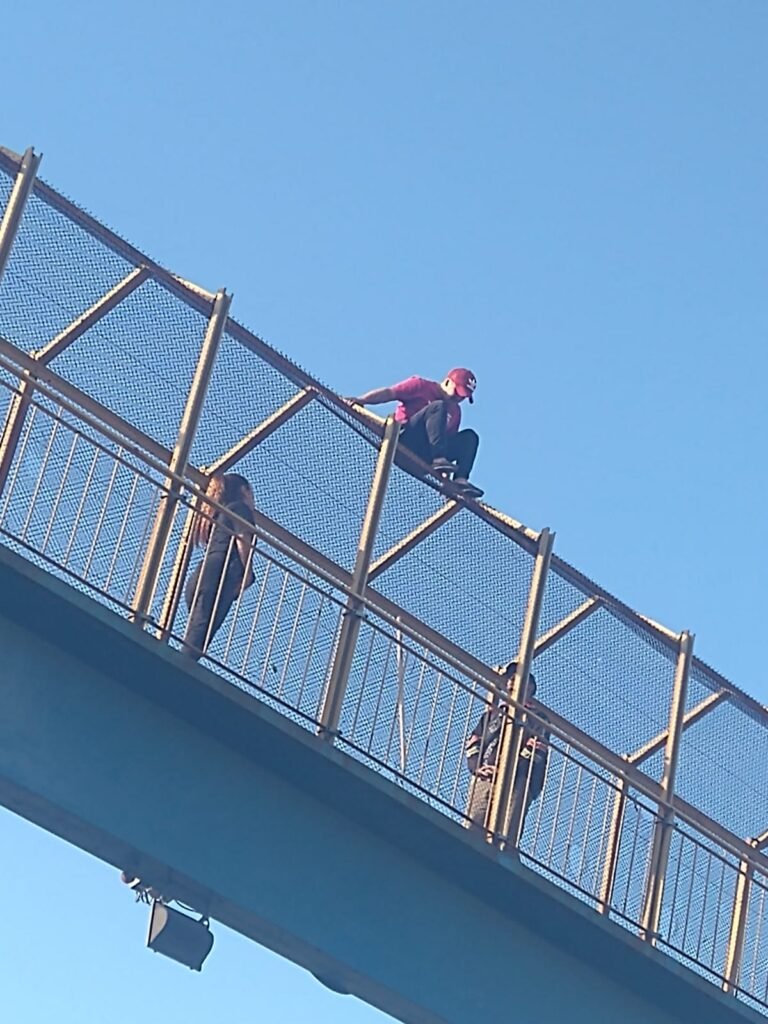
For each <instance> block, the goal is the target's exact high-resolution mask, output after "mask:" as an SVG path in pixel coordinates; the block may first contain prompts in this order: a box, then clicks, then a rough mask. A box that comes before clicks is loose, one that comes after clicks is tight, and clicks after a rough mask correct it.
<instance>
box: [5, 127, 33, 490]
mask: <svg viewBox="0 0 768 1024" xmlns="http://www.w3.org/2000/svg"><path fill="white" fill-rule="evenodd" d="M42 158H43V157H42V154H40V153H35V151H34V149H32V147H30V148H29V149H28V150H27V151H26V153H25V154H24V156H23V157H22V158H21V164H20V165H19V170H18V173H17V175H16V181H15V182H14V185H13V190H12V192H11V195H10V198H9V200H8V205H7V206H6V208H5V213H4V214H3V219H2V221H0V283H2V280H3V274H4V273H5V268H6V267H7V265H8V260H9V259H10V256H11V250H12V249H13V243H14V241H15V240H16V235H17V233H18V230H19V226H20V225H21V221H22V218H23V216H24V210H25V208H26V205H27V200H28V199H29V197H30V195H31V194H32V189H33V188H34V184H35V178H36V176H37V168H38V167H39V166H40V161H41V160H42ZM31 379H34V378H30V377H29V375H26V376H25V378H22V379H21V380H20V381H19V394H18V395H16V394H14V395H12V396H11V404H10V406H9V409H8V414H7V416H6V422H5V426H4V428H3V433H2V437H0V491H2V490H3V489H4V487H5V481H6V479H7V477H8V471H9V469H10V464H11V461H12V459H13V456H14V453H15V451H16V443H17V441H18V434H19V433H20V432H21V425H22V423H23V417H24V414H25V413H26V405H25V401H26V404H29V398H28V389H29V381H30V380H31ZM19 408H22V409H23V412H22V413H21V414H20V413H19Z"/></svg>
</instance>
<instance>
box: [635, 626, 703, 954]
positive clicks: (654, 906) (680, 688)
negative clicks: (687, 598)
mask: <svg viewBox="0 0 768 1024" xmlns="http://www.w3.org/2000/svg"><path fill="white" fill-rule="evenodd" d="M692 657H693V635H692V634H691V633H688V632H683V633H681V634H680V648H679V653H678V656H677V668H676V670H675V681H674V686H673V689H672V700H671V702H670V709H669V728H668V730H667V742H666V745H665V747H664V767H663V770H662V774H661V788H662V790H663V792H664V797H665V803H664V804H663V805H662V806H661V807H660V808H659V817H658V819H657V821H656V827H655V828H654V831H653V845H652V847H651V859H650V864H649V867H648V878H647V881H646V888H645V905H644V907H643V923H642V926H643V937H644V938H645V939H646V941H648V942H650V943H652V944H654V943H655V942H656V939H657V937H658V932H659V921H660V919H661V907H662V898H663V895H664V879H665V876H666V873H667V863H668V861H669V847H670V842H671V839H672V829H673V826H674V822H675V815H674V811H673V810H672V807H671V806H670V801H671V800H672V797H673V795H674V792H675V777H676V775H677V764H678V760H679V758H680V739H681V737H682V735H683V715H684V713H685V699H686V694H687V692H688V676H689V675H690V670H691V659H692Z"/></svg>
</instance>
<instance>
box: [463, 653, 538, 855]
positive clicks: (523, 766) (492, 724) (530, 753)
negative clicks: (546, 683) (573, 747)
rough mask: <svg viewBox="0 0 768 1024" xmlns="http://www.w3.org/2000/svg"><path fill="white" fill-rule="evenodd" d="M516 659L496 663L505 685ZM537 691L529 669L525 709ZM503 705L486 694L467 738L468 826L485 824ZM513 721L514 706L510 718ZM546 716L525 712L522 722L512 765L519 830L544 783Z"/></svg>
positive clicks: (512, 675) (494, 697)
mask: <svg viewBox="0 0 768 1024" xmlns="http://www.w3.org/2000/svg"><path fill="white" fill-rule="evenodd" d="M516 669H517V663H516V662H514V661H513V662H511V663H510V664H509V665H505V666H499V667H498V668H497V669H496V671H497V672H499V674H500V675H502V676H503V677H504V680H505V681H506V684H507V686H511V685H512V682H513V680H514V678H515V671H516ZM535 693H536V679H535V677H534V675H533V673H532V672H531V673H530V675H529V676H528V693H527V697H526V702H525V707H526V709H529V708H532V707H533V705H532V704H531V699H532V698H533V696H534V695H535ZM504 712H505V706H504V705H502V704H501V703H500V702H499V699H498V698H497V697H496V695H495V694H491V695H490V697H489V702H488V707H487V709H486V710H485V711H484V712H483V715H482V716H481V718H480V721H479V722H478V723H477V725H476V726H475V728H474V730H473V731H472V735H471V736H470V737H469V739H468V740H467V746H466V750H465V753H466V757H467V767H468V768H469V770H470V772H471V774H472V776H473V778H472V782H471V784H470V790H469V805H468V807H467V817H468V818H469V822H470V824H469V826H468V827H469V828H482V829H485V828H486V827H487V819H488V809H489V807H490V803H491V794H492V793H493V787H494V783H495V782H496V763H497V760H498V756H499V745H500V740H501V727H502V722H503V721H504ZM513 721H514V708H513V709H512V712H511V718H510V722H513ZM547 721H549V719H548V718H547V716H546V715H545V714H544V713H543V712H541V711H538V712H537V713H536V718H533V717H532V716H531V715H528V716H526V721H525V725H524V726H523V737H522V743H521V747H520V757H519V759H518V762H517V767H516V769H515V781H514V794H515V799H518V800H519V799H522V801H523V812H522V816H521V818H520V834H521V835H522V831H523V828H524V827H525V818H526V815H527V814H528V811H529V809H530V806H531V804H532V803H533V802H534V800H536V799H537V797H538V796H539V794H540V793H541V791H542V789H543V787H544V778H545V776H546V773H547V762H548V760H549V730H548V729H547V727H546V725H545V724H544V722H547Z"/></svg>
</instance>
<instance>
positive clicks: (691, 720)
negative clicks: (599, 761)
mask: <svg viewBox="0 0 768 1024" xmlns="http://www.w3.org/2000/svg"><path fill="white" fill-rule="evenodd" d="M729 696H730V694H729V693H728V691H727V690H718V691H717V693H710V695H709V696H708V697H705V698H704V700H702V701H701V702H700V703H698V704H697V705H696V707H693V708H691V710H690V711H687V712H686V713H685V714H684V715H683V722H682V727H681V731H682V732H685V731H686V730H687V729H690V727H691V726H692V725H695V724H696V722H698V721H699V719H701V718H703V717H704V715H706V714H708V713H709V712H710V711H714V710H715V708H716V707H718V706H719V705H720V704H722V703H723V701H726V700H727V699H728V697H729ZM668 736H669V730H668V729H665V730H664V731H663V732H660V733H659V734H658V736H654V737H653V739H652V740H648V742H647V743H644V744H643V746H642V747H638V748H637V750H636V751H635V752H634V753H633V754H629V755H628V756H627V760H628V761H629V763H630V764H635V765H637V764H642V762H643V761H647V760H648V758H649V757H653V755H654V754H658V752H659V751H660V750H662V749H663V748H664V746H665V745H666V742H667V737H668Z"/></svg>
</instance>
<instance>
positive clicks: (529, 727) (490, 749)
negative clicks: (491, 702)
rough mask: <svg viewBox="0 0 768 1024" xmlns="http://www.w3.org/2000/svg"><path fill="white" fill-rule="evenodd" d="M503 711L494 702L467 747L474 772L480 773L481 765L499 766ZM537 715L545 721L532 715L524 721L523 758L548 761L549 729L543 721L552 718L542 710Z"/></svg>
mask: <svg viewBox="0 0 768 1024" xmlns="http://www.w3.org/2000/svg"><path fill="white" fill-rule="evenodd" d="M525 706H526V708H527V709H528V710H532V709H533V705H532V704H526V705H525ZM503 711H504V708H503V707H502V706H500V705H495V706H494V707H491V708H489V709H488V710H487V711H485V712H484V713H483V715H482V716H481V718H480V721H479V722H478V723H477V725H476V726H475V728H474V729H473V730H472V735H471V736H470V737H469V739H468V740H467V746H466V749H465V754H466V758H467V767H468V768H469V770H470V772H471V773H472V774H473V775H477V773H478V771H479V770H480V769H481V768H485V767H488V766H490V767H493V768H495V767H496V760H497V758H498V756H499V740H500V739H501V723H502V720H503V717H504V716H503V713H502V712H503ZM537 715H538V719H542V720H543V721H539V720H538V719H537V718H532V717H531V716H530V715H529V716H528V719H527V721H526V723H525V728H524V729H523V741H522V745H521V748H520V757H521V758H525V759H529V758H531V757H532V758H534V760H537V761H544V762H546V760H547V758H548V757H549V749H548V748H549V730H548V729H547V727H546V725H545V724H544V723H545V722H548V721H549V719H548V718H547V716H546V715H545V714H544V712H543V711H539V712H537Z"/></svg>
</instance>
